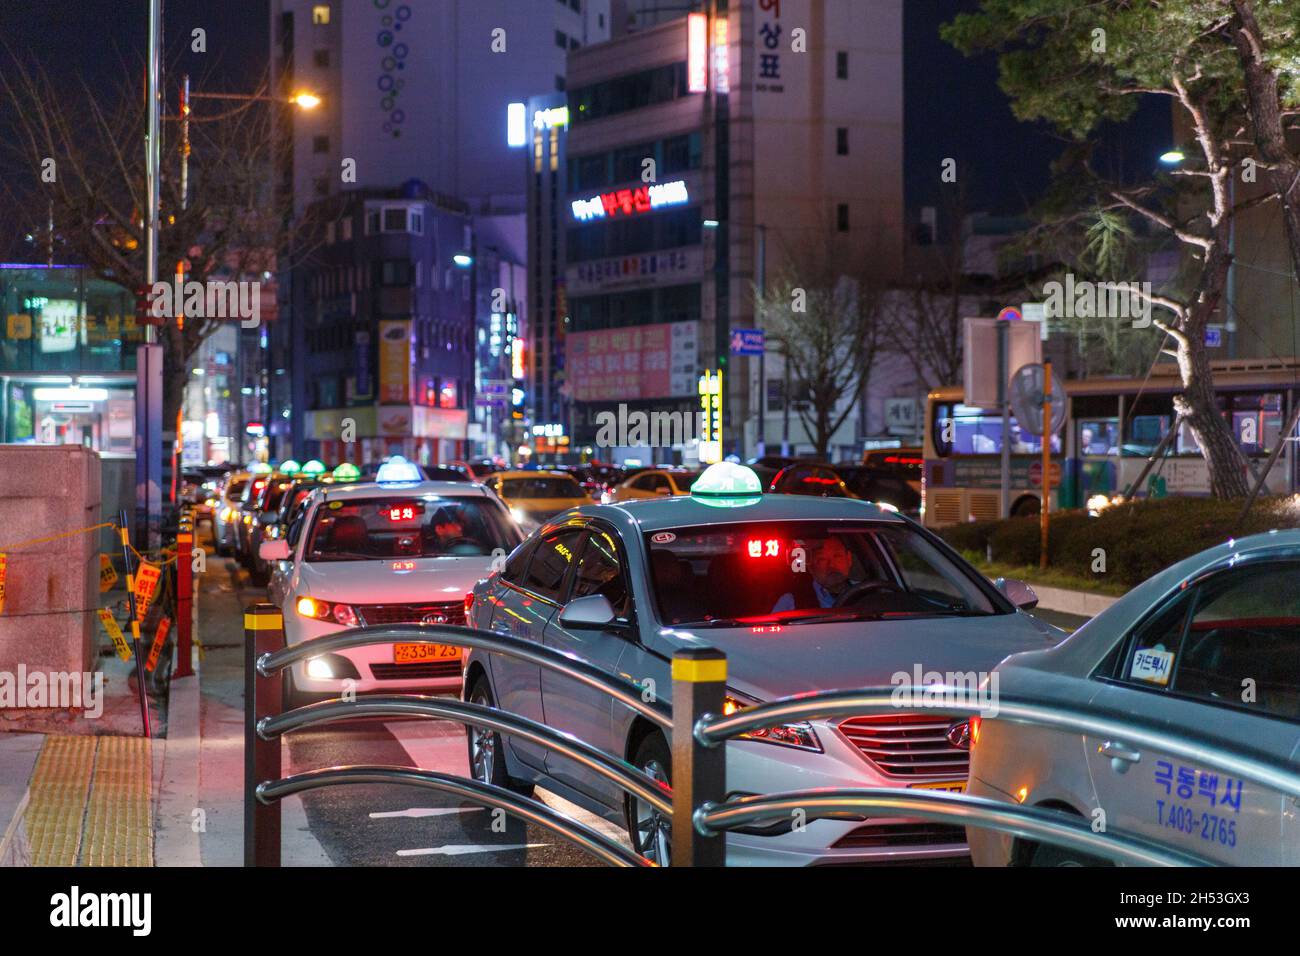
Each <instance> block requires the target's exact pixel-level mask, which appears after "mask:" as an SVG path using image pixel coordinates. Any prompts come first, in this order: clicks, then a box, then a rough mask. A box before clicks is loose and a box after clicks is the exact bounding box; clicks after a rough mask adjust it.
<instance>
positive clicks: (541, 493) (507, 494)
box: [483, 471, 591, 531]
mask: <svg viewBox="0 0 1300 956" xmlns="http://www.w3.org/2000/svg"><path fill="white" fill-rule="evenodd" d="M483 483H484V484H485V485H487V486H488V487H489V488H491V489H492V491H493V492H495V493H496V494H497V495H498V496H499V497H500V498H501V500H502V501H504V502H505V503H506V506H507V507H509V509H510V514H511V515H512V516H513V517H514V519H515V521H516V522H518V523H519V526H520V527H521V528H523V529H524V530H525V531H530V530H532V529H533V528H536V527H537V526H538V525H539V524H541V523H542V522H543V521H545V520H546V519H547V518H550V517H551V516H552V515H556V514H559V513H560V512H561V511H567V510H568V509H570V508H576V507H578V506H579V505H589V504H591V498H590V497H588V496H587V494H586V492H584V491H583V490H582V486H581V485H579V484H578V482H577V480H576V479H575V478H574V477H573V476H572V475H567V474H565V473H564V472H562V471H498V472H496V473H495V474H492V475H489V476H488V477H487V478H486V479H485V480H484V482H483Z"/></svg>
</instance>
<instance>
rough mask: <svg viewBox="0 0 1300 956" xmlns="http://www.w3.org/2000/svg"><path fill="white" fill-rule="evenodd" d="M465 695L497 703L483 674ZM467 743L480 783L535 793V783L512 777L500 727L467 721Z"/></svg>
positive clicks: (487, 703) (488, 703)
mask: <svg viewBox="0 0 1300 956" xmlns="http://www.w3.org/2000/svg"><path fill="white" fill-rule="evenodd" d="M465 699H466V700H467V701H469V702H470V703H471V704H482V705H483V706H484V707H496V701H495V700H494V699H493V697H492V687H491V686H490V685H489V684H488V680H487V678H486V677H484V676H483V675H482V674H480V675H479V676H478V677H477V678H475V680H474V683H473V685H472V686H471V687H470V689H469V693H468V694H467V695H466V696H465ZM465 746H466V747H467V749H468V757H469V775H470V776H471V777H473V778H474V779H475V780H477V781H478V782H479V783H490V784H492V785H493V786H497V787H504V788H505V789H507V790H511V791H513V792H515V793H517V794H520V795H521V796H525V797H531V796H532V795H533V785H532V784H531V783H528V782H527V781H524V780H519V779H517V778H515V777H512V776H511V775H510V774H509V773H508V772H507V771H506V759H505V752H506V751H505V741H504V740H502V739H501V734H499V733H498V732H497V731H495V730H489V729H487V728H486V727H475V726H473V725H472V724H466V725H465Z"/></svg>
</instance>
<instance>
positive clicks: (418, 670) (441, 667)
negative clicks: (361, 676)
mask: <svg viewBox="0 0 1300 956" xmlns="http://www.w3.org/2000/svg"><path fill="white" fill-rule="evenodd" d="M370 674H371V676H372V677H374V679H375V680H424V679H425V678H430V677H459V676H460V660H459V659H457V660H454V661H425V662H424V663H420V664H371V665H370Z"/></svg>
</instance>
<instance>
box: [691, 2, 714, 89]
mask: <svg viewBox="0 0 1300 956" xmlns="http://www.w3.org/2000/svg"><path fill="white" fill-rule="evenodd" d="M708 88H709V18H708V15H707V14H704V13H688V14H687V15H686V92H688V93H703V92H705V91H707V90H708Z"/></svg>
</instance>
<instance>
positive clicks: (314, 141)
mask: <svg viewBox="0 0 1300 956" xmlns="http://www.w3.org/2000/svg"><path fill="white" fill-rule="evenodd" d="M311 151H312V152H313V153H328V152H329V151H330V138H329V137H328V136H313V137H312V138H311Z"/></svg>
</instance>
